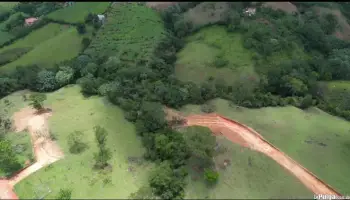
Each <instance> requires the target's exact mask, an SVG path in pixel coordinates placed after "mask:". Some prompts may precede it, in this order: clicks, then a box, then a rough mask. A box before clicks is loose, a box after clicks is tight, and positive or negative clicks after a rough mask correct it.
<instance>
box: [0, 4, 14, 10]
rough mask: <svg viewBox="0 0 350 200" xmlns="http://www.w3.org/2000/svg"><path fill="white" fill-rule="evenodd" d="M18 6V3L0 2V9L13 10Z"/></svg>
mask: <svg viewBox="0 0 350 200" xmlns="http://www.w3.org/2000/svg"><path fill="white" fill-rule="evenodd" d="M17 4H18V2H0V7H1V9H7V10H11V9H12V8H13V7H15V6H16V5H17Z"/></svg>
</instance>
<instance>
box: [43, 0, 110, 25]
mask: <svg viewBox="0 0 350 200" xmlns="http://www.w3.org/2000/svg"><path fill="white" fill-rule="evenodd" d="M110 4H111V3H110V2H74V3H73V5H71V6H68V7H65V8H62V9H59V10H57V11H55V12H52V13H50V14H49V15H48V16H47V17H48V18H49V19H53V20H57V21H64V22H67V23H84V20H85V17H86V16H87V14H89V13H94V14H102V13H104V12H105V11H106V9H107V8H108V6H109V5H110Z"/></svg>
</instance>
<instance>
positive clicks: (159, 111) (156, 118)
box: [139, 102, 167, 132]
mask: <svg viewBox="0 0 350 200" xmlns="http://www.w3.org/2000/svg"><path fill="white" fill-rule="evenodd" d="M139 118H140V119H141V120H143V121H145V123H144V125H145V128H146V129H147V130H148V131H150V132H154V131H157V130H159V129H163V128H165V127H166V126H167V122H166V119H165V113H164V110H163V107H162V105H161V104H160V103H154V102H144V103H142V105H141V109H140V115H139Z"/></svg>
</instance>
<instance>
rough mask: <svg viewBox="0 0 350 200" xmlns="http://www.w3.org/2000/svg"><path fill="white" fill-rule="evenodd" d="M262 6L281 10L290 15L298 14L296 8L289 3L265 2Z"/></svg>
mask: <svg viewBox="0 0 350 200" xmlns="http://www.w3.org/2000/svg"><path fill="white" fill-rule="evenodd" d="M263 6H265V7H269V8H271V9H273V10H282V11H284V12H287V13H290V14H292V13H297V12H298V8H297V7H296V6H295V5H294V4H292V3H291V2H266V3H264V4H263Z"/></svg>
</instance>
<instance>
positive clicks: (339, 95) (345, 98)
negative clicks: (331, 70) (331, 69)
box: [321, 81, 350, 110]
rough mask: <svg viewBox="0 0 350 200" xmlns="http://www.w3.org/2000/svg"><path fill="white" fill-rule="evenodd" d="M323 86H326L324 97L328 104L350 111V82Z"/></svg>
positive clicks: (337, 82)
mask: <svg viewBox="0 0 350 200" xmlns="http://www.w3.org/2000/svg"><path fill="white" fill-rule="evenodd" d="M321 84H326V88H325V90H324V91H323V92H324V95H323V97H324V99H325V100H326V101H327V102H329V103H331V104H333V105H337V107H339V108H340V109H346V110H348V109H350V102H349V99H350V82H349V81H330V82H322V83H321Z"/></svg>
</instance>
